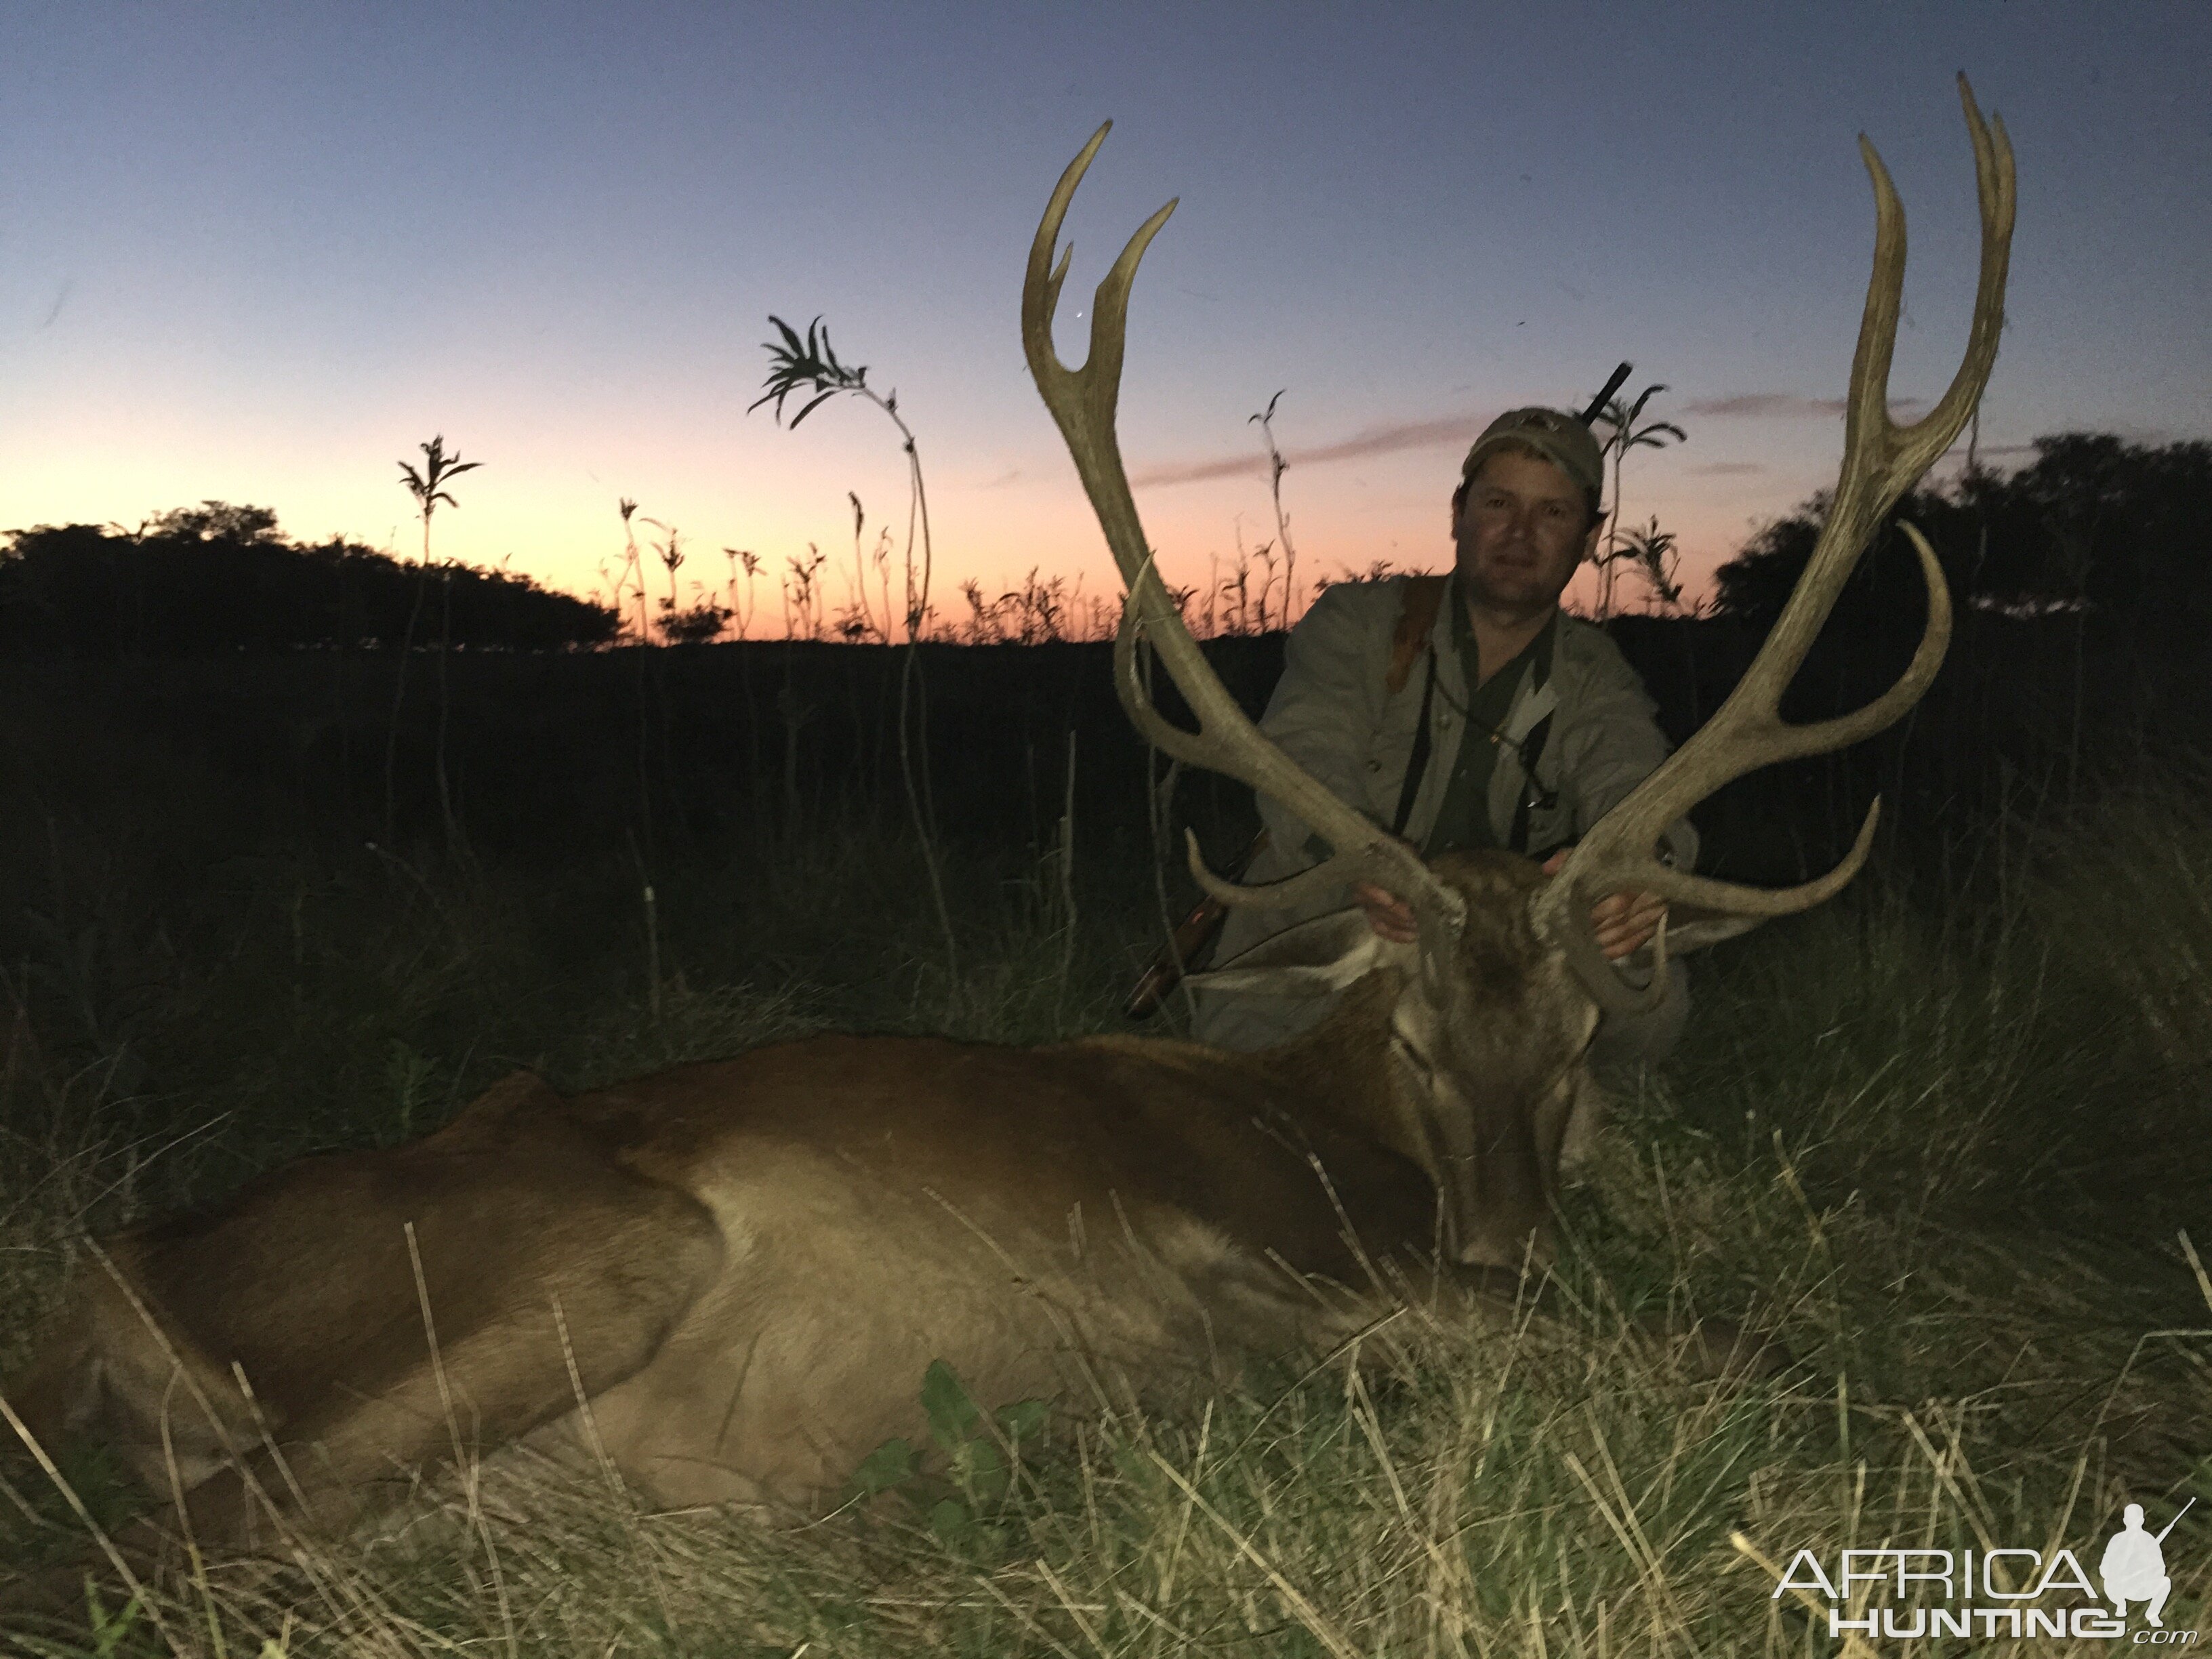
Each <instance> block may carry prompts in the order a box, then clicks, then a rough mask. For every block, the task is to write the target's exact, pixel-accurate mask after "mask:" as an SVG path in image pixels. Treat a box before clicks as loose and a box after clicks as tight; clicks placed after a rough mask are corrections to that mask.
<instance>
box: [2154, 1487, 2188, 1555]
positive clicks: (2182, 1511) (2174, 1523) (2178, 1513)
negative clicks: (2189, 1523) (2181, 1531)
mask: <svg viewBox="0 0 2212 1659" xmlns="http://www.w3.org/2000/svg"><path fill="white" fill-rule="evenodd" d="M2196 1504H2197V1500H2196V1499H2195V1498H2191V1499H2190V1500H2189V1502H2188V1503H2186V1504H2183V1505H2182V1506H2181V1507H2180V1508H2179V1509H2178V1510H2175V1511H2174V1512H2173V1519H2172V1520H2171V1521H2169V1522H2166V1526H2165V1528H2164V1529H2163V1530H2161V1531H2160V1534H2158V1538H2157V1540H2156V1541H2157V1542H2159V1543H2161V1544H2163V1543H2164V1542H2166V1534H2167V1533H2169V1532H2172V1530H2173V1529H2174V1528H2176V1527H2178V1526H2179V1525H2180V1524H2181V1517H2182V1516H2185V1515H2186V1514H2188V1513H2189V1511H2190V1510H2191V1509H2193V1508H2194V1507H2196Z"/></svg>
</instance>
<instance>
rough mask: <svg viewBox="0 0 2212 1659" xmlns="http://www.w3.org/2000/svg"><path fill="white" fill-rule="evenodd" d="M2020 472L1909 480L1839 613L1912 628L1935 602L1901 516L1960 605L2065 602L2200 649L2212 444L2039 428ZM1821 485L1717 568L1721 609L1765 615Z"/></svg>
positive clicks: (2089, 617) (1809, 540)
mask: <svg viewBox="0 0 2212 1659" xmlns="http://www.w3.org/2000/svg"><path fill="white" fill-rule="evenodd" d="M2033 450H2034V459H2033V461H2031V462H2029V463H2028V464H2027V465H2025V466H2023V467H2021V468H2020V469H2019V470H2018V471H2014V472H2011V473H2002V474H2001V473H1997V472H1995V471H1990V470H1987V469H1984V468H1975V469H1971V470H1969V471H1967V472H1966V474H1964V475H1963V476H1962V477H1960V479H1959V480H1958V481H1957V482H1956V483H1953V484H1951V485H1949V486H1948V487H1946V488H1943V489H1926V490H1920V491H1916V492H1915V493H1913V494H1912V495H1908V496H1907V497H1906V498H1905V500H1904V501H1901V502H1900V503H1899V505H1898V507H1897V508H1896V510H1895V511H1894V512H1893V513H1892V514H1891V515H1890V523H1889V525H1888V526H1886V527H1885V530H1884V533H1882V534H1881V536H1879V537H1878V538H1876V540H1875V545H1874V546H1873V547H1872V548H1871V549H1870V550H1869V552H1868V555H1867V556H1866V558H1865V559H1864V560H1863V562H1861V564H1860V566H1859V568H1858V569H1857V571H1856V572H1855V573H1854V574H1853V575H1852V577H1851V580H1850V583H1849V585H1848V586H1846V587H1845V588H1844V592H1843V595H1842V597H1841V599H1839V600H1838V603H1837V606H1836V611H1835V625H1836V626H1837V627H1838V629H1843V630H1846V631H1850V632H1853V633H1861V634H1863V633H1869V632H1872V633H1884V632H1898V633H1910V632H1917V630H1918V629H1919V626H1920V623H1921V619H1922V618H1923V616H1924V615H1925V614H1926V613H1925V610H1924V607H1923V601H1922V600H1921V599H1920V597H1919V590H1920V588H1921V586H1922V584H1921V582H1920V580H1919V577H1918V575H1917V560H1916V557H1915V556H1914V554H1913V552H1912V550H1911V544H1909V543H1908V542H1907V541H1906V540H1905V537H1904V536H1903V535H1901V534H1899V533H1897V532H1896V530H1895V525H1896V522H1897V520H1900V519H1901V520H1910V521H1911V523H1913V524H1915V525H1917V526H1918V527H1919V529H1920V531H1921V532H1922V533H1923V534H1924V535H1925V536H1926V537H1927V538H1928V539H1929V543H1930V544H1931V545H1932V546H1933V547H1934V549H1935V551H1936V557H1937V558H1938V560H1940V561H1941V562H1942V566H1943V571H1944V574H1945V576H1946V577H1947V578H1948V580H1949V583H1950V588H1951V596H1952V599H1953V601H1954V603H1955V604H1957V605H1962V606H1967V605H1972V606H1979V607H1982V608H1985V609H1994V610H1999V611H2011V612H2013V613H2015V614H2018V615H2035V614H2040V613H2047V612H2052V611H2058V612H2071V613H2074V614H2075V615H2076V616H2078V617H2081V619H2083V620H2084V621H2085V622H2089V623H2094V624H2095V626H2096V627H2097V629H2098V631H2099V632H2100V633H2101V634H2104V635H2107V636H2108V637H2112V638H2115V639H2122V640H2124V641H2127V642H2128V644H2129V645H2130V648H2131V649H2133V650H2136V651H2139V652H2141V653H2144V654H2145V655H2147V656H2149V657H2153V658H2157V659H2167V660H2171V659H2176V658H2180V657H2186V656H2190V655H2193V654H2197V653H2202V652H2203V649H2204V642H2205V640H2206V638H2207V636H2208V630H2209V629H2212V443H2207V442H2204V441H2202V440H2197V441H2189V442H2185V443H2175V444H2167V445H2164V446H2148V445H2142V444H2132V443H2129V442H2127V441H2125V440H2124V439H2121V438H2118V437H2114V436H2112V435H2109V434H2101V433H2068V434H2064V435H2059V436H2056V437H2048V438H2039V439H2037V440H2036V441H2035V443H2034V445H2033ZM1826 510H1827V498H1826V495H1816V496H1814V498H1813V499H1812V500H1811V501H1808V502H1807V503H1806V504H1805V505H1804V506H1803V507H1801V508H1800V509H1799V510H1798V511H1797V512H1796V513H1791V514H1790V515H1789V516H1788V517H1786V518H1784V519H1782V520H1778V521H1777V522H1776V523H1774V524H1771V525H1769V526H1767V527H1766V528H1765V529H1764V530H1762V531H1761V532H1759V534H1758V535H1756V536H1754V537H1753V538H1752V540H1751V541H1750V543H1749V544H1747V546H1746V547H1745V548H1744V550H1742V551H1741V553H1739V554H1738V555H1737V556H1735V559H1733V560H1731V561H1730V562H1729V563H1727V564H1725V565H1723V566H1722V567H1721V568H1720V571H1719V573H1718V589H1717V593H1716V594H1715V608H1716V609H1717V611H1718V612H1719V613H1720V614H1721V615H1723V616H1732V617H1741V618H1743V619H1745V620H1747V621H1750V622H1754V623H1770V622H1771V621H1772V620H1773V618H1774V617H1776V616H1777V615H1778V614H1779V612H1780V611H1781V609H1782V605H1783V602H1784V600H1785V599H1788V598H1789V595H1790V589H1791V587H1792V586H1795V584H1796V580H1797V577H1798V575H1799V574H1800V573H1801V572H1802V571H1803V569H1804V568H1805V562H1806V561H1807V559H1808V557H1810V556H1811V554H1812V550H1813V544H1814V541H1815V540H1816V539H1817V538H1818V537H1819V535H1820V526H1821V523H1822V520H1824V519H1825V517H1826Z"/></svg>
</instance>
